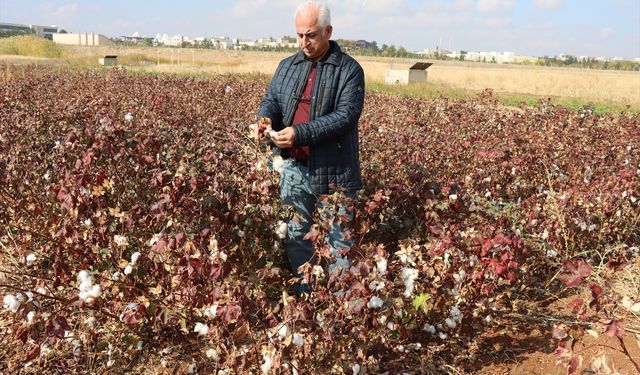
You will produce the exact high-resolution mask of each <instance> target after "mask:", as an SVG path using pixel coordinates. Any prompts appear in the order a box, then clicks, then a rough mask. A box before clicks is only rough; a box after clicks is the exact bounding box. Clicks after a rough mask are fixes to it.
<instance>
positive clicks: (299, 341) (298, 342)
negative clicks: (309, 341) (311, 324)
mask: <svg viewBox="0 0 640 375" xmlns="http://www.w3.org/2000/svg"><path fill="white" fill-rule="evenodd" d="M293 345H295V346H302V345H304V336H302V335H301V334H299V333H294V334H293Z"/></svg>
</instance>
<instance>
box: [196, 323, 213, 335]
mask: <svg viewBox="0 0 640 375" xmlns="http://www.w3.org/2000/svg"><path fill="white" fill-rule="evenodd" d="M193 332H196V333H197V334H198V335H200V336H206V335H207V334H209V326H208V325H206V324H203V323H196V326H195V328H194V329H193Z"/></svg>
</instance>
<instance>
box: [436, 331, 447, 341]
mask: <svg viewBox="0 0 640 375" xmlns="http://www.w3.org/2000/svg"><path fill="white" fill-rule="evenodd" d="M438 337H440V339H442V340H444V339H446V338H447V337H449V335H447V334H446V333H444V332H438Z"/></svg>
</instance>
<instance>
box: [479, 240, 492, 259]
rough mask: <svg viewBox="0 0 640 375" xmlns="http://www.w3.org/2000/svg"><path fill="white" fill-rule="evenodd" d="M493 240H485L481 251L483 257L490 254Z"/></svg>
mask: <svg viewBox="0 0 640 375" xmlns="http://www.w3.org/2000/svg"><path fill="white" fill-rule="evenodd" d="M491 246H492V243H491V240H490V239H486V240H484V243H483V244H482V250H481V251H480V255H481V256H483V257H484V256H487V254H489V250H491Z"/></svg>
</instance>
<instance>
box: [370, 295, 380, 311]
mask: <svg viewBox="0 0 640 375" xmlns="http://www.w3.org/2000/svg"><path fill="white" fill-rule="evenodd" d="M383 304H384V301H383V300H382V299H381V298H379V297H376V296H373V297H371V299H370V300H369V302H367V307H368V308H370V309H379V308H380V307H382V305H383Z"/></svg>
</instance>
